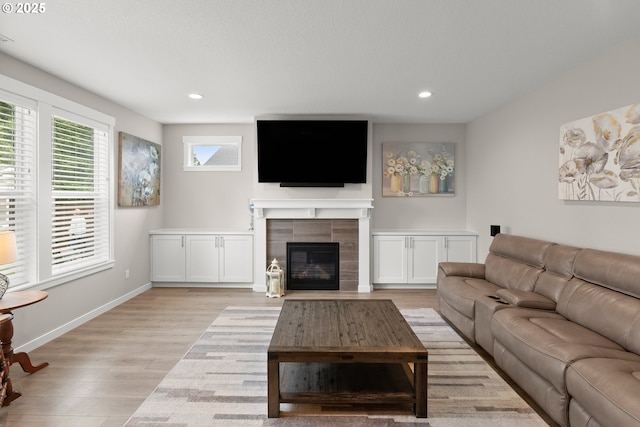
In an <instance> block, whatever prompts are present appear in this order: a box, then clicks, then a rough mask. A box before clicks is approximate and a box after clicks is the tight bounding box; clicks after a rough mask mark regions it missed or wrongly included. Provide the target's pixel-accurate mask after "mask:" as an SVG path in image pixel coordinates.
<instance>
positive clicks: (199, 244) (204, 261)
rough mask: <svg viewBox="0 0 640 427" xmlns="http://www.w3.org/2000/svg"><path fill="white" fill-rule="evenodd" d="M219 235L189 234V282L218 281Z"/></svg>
mask: <svg viewBox="0 0 640 427" xmlns="http://www.w3.org/2000/svg"><path fill="white" fill-rule="evenodd" d="M219 239H220V238H219V237H218V236H213V235H187V238H186V242H187V243H186V245H187V268H186V281H187V282H217V281H218V278H219V277H218V274H219V273H218V271H219V269H218V242H219Z"/></svg>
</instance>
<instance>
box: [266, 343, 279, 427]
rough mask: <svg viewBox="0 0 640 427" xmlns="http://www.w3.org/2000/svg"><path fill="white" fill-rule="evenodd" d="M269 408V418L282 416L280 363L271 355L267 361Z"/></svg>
mask: <svg viewBox="0 0 640 427" xmlns="http://www.w3.org/2000/svg"><path fill="white" fill-rule="evenodd" d="M267 406H268V408H267V410H268V412H267V414H268V416H269V418H278V417H279V416H280V362H279V361H278V356H277V355H271V354H269V355H268V361H267Z"/></svg>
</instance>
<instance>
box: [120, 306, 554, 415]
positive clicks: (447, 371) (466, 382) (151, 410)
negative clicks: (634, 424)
mask: <svg viewBox="0 0 640 427" xmlns="http://www.w3.org/2000/svg"><path fill="white" fill-rule="evenodd" d="M401 312H402V314H403V315H404V317H405V318H406V319H407V321H408V322H409V324H410V325H411V327H412V328H413V330H414V331H415V333H416V335H417V336H418V337H419V338H420V339H421V340H422V342H423V343H424V344H425V347H426V348H427V349H428V351H429V367H428V370H429V379H428V383H429V384H428V408H427V411H428V417H427V418H416V417H415V416H414V415H413V414H412V412H411V407H410V406H407V407H394V406H391V405H360V406H355V405H345V406H328V405H293V404H281V405H280V411H281V415H280V418H268V417H267V357H266V356H267V347H268V346H269V341H270V340H271V335H272V333H273V330H274V328H275V324H276V321H277V319H278V315H279V314H280V308H279V307H273V308H263V307H259V308H256V307H227V308H226V309H225V310H224V311H223V312H222V313H221V314H220V316H218V318H217V319H215V321H214V322H213V324H212V325H211V326H210V327H209V328H208V329H207V330H206V331H205V332H204V333H203V334H202V336H201V337H200V338H199V339H198V340H197V341H196V343H195V344H194V345H193V346H192V347H191V349H190V350H189V351H188V352H187V353H186V354H185V355H184V357H183V358H182V359H181V360H180V361H179V362H178V363H177V364H176V366H175V367H174V368H173V369H172V370H171V371H170V372H169V373H168V374H167V376H166V377H165V378H164V379H163V380H162V382H161V383H160V384H159V385H158V387H157V388H156V390H154V391H153V393H151V395H150V396H149V397H148V398H147V399H146V400H145V401H144V402H143V404H142V405H141V406H140V407H139V408H138V409H137V411H136V412H135V414H134V415H133V416H132V417H131V418H130V419H129V421H128V422H127V424H126V427H138V426H144V427H149V426H158V427H196V426H225V427H226V426H238V427H240V426H241V427H250V426H287V427H288V426H291V427H293V426H295V427H320V426H335V425H336V424H338V425H342V424H345V425H346V424H349V425H350V426H352V427H358V426H373V427H383V426H393V427H404V426H420V427H426V426H431V427H462V426H465V427H466V426H479V427H484V426H487V427H488V426H491V427H512V426H518V427H530V426H531V427H533V426H546V425H547V424H546V423H545V422H544V421H543V420H542V418H540V417H539V416H538V415H537V413H536V412H535V411H534V410H533V409H531V408H530V407H529V406H528V405H527V404H526V402H524V400H522V398H520V396H518V394H517V393H516V392H514V391H513V390H512V389H511V388H510V387H509V385H508V384H506V383H505V382H504V380H503V379H502V378H501V377H500V376H499V375H498V374H497V373H496V372H495V371H494V370H493V369H492V368H491V367H490V366H489V365H488V364H487V363H486V362H485V361H484V360H483V359H482V358H481V357H480V356H478V354H477V353H476V352H475V351H474V350H473V349H472V348H470V347H469V345H467V343H466V342H465V341H464V340H463V339H461V338H460V337H459V336H458V335H457V334H456V332H455V331H454V330H453V329H452V328H451V327H450V326H449V325H448V324H447V323H446V322H445V321H444V320H443V319H442V318H441V317H440V316H439V315H438V313H436V312H435V311H434V310H433V309H428V308H421V309H411V310H401Z"/></svg>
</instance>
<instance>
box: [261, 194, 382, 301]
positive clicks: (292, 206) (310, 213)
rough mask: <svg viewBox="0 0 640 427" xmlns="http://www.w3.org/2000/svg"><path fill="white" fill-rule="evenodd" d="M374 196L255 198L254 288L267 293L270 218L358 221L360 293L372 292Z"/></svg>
mask: <svg viewBox="0 0 640 427" xmlns="http://www.w3.org/2000/svg"><path fill="white" fill-rule="evenodd" d="M371 209H373V200H372V199H254V200H253V219H254V230H255V231H254V233H255V245H256V246H255V255H256V256H255V263H256V264H255V272H256V274H255V283H254V286H253V290H254V291H256V292H266V291H267V286H266V278H265V274H263V272H264V271H265V270H266V268H267V264H265V262H266V258H267V219H314V218H317V219H344V218H351V219H357V220H358V292H371V290H372V287H371V281H370V279H369V271H370V268H369V262H370V244H371V227H370V221H369V220H370V217H371Z"/></svg>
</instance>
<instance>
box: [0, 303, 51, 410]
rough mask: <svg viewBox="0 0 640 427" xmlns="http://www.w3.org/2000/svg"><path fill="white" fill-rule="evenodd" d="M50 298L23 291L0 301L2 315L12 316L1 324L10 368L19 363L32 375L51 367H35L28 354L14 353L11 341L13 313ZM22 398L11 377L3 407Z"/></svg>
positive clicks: (4, 348) (5, 355) (0, 327)
mask: <svg viewBox="0 0 640 427" xmlns="http://www.w3.org/2000/svg"><path fill="white" fill-rule="evenodd" d="M48 296H49V294H48V293H46V292H45V291H21V292H7V293H6V294H4V296H3V297H2V299H0V314H8V315H9V316H10V317H9V319H8V320H7V321H6V322H4V323H2V324H0V342H1V343H2V353H3V354H4V360H5V363H7V365H8V366H11V365H13V364H14V363H15V362H18V363H19V364H20V366H21V367H22V370H23V371H24V372H27V373H30V374H32V373H34V372H36V371H39V370H40V369H42V368H44V367H46V366H49V364H48V363H41V364H40V365H37V366H34V365H33V364H32V363H31V359H30V358H29V355H28V354H27V353H24V352H20V353H14V352H13V347H12V346H11V341H12V340H13V322H12V320H13V313H12V312H11V311H12V310H15V309H18V308H22V307H26V306H28V305H31V304H35V303H37V302H40V301H42V300H43V299H45V298H47V297H48ZM20 396H22V393H19V392H17V391H14V390H13V386H12V384H11V377H9V378H8V379H7V396H6V398H5V399H4V402H2V406H7V405H9V403H11V401H13V400H16V399H17V398H18V397H20Z"/></svg>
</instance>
